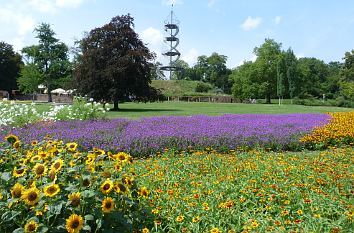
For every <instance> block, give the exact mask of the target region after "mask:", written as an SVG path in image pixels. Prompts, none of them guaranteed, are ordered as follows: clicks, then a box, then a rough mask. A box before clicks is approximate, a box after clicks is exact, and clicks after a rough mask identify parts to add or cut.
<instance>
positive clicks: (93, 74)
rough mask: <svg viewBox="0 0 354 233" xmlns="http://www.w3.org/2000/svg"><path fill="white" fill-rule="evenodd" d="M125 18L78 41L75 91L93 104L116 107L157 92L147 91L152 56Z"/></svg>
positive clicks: (130, 21) (116, 108)
mask: <svg viewBox="0 0 354 233" xmlns="http://www.w3.org/2000/svg"><path fill="white" fill-rule="evenodd" d="M133 21H134V19H133V17H131V16H130V15H129V14H128V15H123V16H117V17H114V18H113V19H112V20H111V22H110V23H108V24H106V25H104V26H102V27H99V28H95V29H93V30H91V31H90V32H89V33H88V34H87V35H86V36H85V37H84V38H83V39H82V40H81V41H80V52H79V55H78V57H77V65H76V69H75V76H76V83H77V90H78V91H79V93H81V94H84V95H88V96H90V97H92V98H94V99H95V100H97V101H105V102H113V103H114V108H113V109H112V110H118V109H119V108H118V103H119V102H121V101H125V100H127V99H130V100H134V101H144V102H146V101H148V100H151V99H153V98H154V97H156V95H157V91H156V90H155V89H153V88H152V87H150V85H149V84H150V82H151V75H150V69H151V66H152V63H150V61H152V60H153V59H154V58H155V54H154V53H152V52H150V51H149V49H148V48H147V47H146V46H145V44H144V43H143V42H142V41H141V40H140V39H139V36H138V34H137V33H136V32H135V31H134V23H133Z"/></svg>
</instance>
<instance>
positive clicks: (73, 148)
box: [65, 142, 77, 152]
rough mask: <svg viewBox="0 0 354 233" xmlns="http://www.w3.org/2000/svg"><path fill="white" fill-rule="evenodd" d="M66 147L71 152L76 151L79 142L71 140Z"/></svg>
mask: <svg viewBox="0 0 354 233" xmlns="http://www.w3.org/2000/svg"><path fill="white" fill-rule="evenodd" d="M65 146H66V149H67V150H68V151H70V152H76V149H77V143H76V142H69V143H66V145H65Z"/></svg>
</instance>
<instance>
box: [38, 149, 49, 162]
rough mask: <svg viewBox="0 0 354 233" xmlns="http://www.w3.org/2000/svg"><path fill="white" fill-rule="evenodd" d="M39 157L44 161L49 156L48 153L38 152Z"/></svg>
mask: <svg viewBox="0 0 354 233" xmlns="http://www.w3.org/2000/svg"><path fill="white" fill-rule="evenodd" d="M38 156H39V157H40V158H41V159H42V160H46V159H47V158H48V156H49V154H48V153H47V152H46V151H41V150H40V151H38Z"/></svg>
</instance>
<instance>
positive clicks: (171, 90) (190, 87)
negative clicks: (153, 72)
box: [151, 80, 215, 96]
mask: <svg viewBox="0 0 354 233" xmlns="http://www.w3.org/2000/svg"><path fill="white" fill-rule="evenodd" d="M198 83H200V81H189V80H152V82H151V86H153V87H155V88H158V89H159V90H161V92H162V94H164V95H165V96H204V95H207V96H211V95H215V93H212V92H209V93H200V92H196V91H195V89H196V87H197V85H198Z"/></svg>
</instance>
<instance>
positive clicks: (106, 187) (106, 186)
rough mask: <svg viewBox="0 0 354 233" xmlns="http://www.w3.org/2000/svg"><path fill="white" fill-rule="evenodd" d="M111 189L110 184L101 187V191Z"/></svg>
mask: <svg viewBox="0 0 354 233" xmlns="http://www.w3.org/2000/svg"><path fill="white" fill-rule="evenodd" d="M110 187H111V185H110V184H105V185H103V190H108V189H109V188H110Z"/></svg>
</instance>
